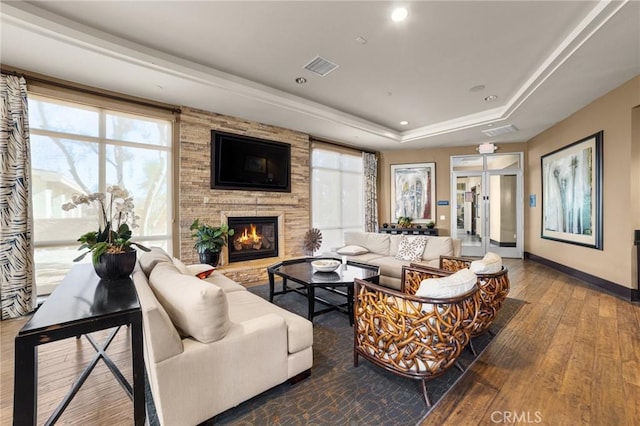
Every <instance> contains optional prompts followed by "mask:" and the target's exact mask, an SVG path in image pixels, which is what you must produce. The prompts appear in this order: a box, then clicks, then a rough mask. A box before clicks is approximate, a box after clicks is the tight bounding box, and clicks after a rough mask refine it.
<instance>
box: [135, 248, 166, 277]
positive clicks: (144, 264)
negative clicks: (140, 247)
mask: <svg viewBox="0 0 640 426" xmlns="http://www.w3.org/2000/svg"><path fill="white" fill-rule="evenodd" d="M149 249H150V251H146V252H142V254H140V260H139V262H140V267H141V268H142V271H143V272H144V274H145V275H146V276H147V277H148V276H149V275H150V274H151V271H152V270H153V268H155V267H156V265H157V264H158V263H162V262H171V256H169V255H168V254H167V252H166V251H164V250H163V249H162V248H161V247H149Z"/></svg>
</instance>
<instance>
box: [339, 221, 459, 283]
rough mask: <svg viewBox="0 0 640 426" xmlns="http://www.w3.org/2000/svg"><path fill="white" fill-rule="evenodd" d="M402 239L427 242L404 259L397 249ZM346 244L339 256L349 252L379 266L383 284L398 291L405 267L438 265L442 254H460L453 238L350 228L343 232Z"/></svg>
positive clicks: (354, 259) (457, 243) (358, 258)
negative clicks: (380, 232)
mask: <svg viewBox="0 0 640 426" xmlns="http://www.w3.org/2000/svg"><path fill="white" fill-rule="evenodd" d="M403 239H407V240H408V241H415V239H422V240H423V241H426V245H425V247H424V249H422V250H421V252H420V253H419V254H418V256H417V257H416V258H414V259H410V258H409V257H406V258H404V259H401V258H398V257H402V256H398V252H399V251H400V248H401V243H402V240H403ZM344 243H345V246H344V247H340V248H338V249H337V251H336V254H337V255H338V256H340V255H346V256H347V258H348V259H349V260H352V261H355V262H360V263H366V264H369V265H375V266H379V267H380V284H382V285H384V286H387V287H391V288H394V289H396V290H399V289H400V282H401V278H402V267H403V266H408V265H409V264H411V263H420V264H423V265H426V266H432V267H435V268H437V267H438V266H439V261H440V256H441V255H444V256H460V240H457V239H454V238H451V237H435V236H422V235H420V236H414V235H397V234H379V233H375V232H355V231H348V232H345V233H344ZM402 244H403V245H404V243H402Z"/></svg>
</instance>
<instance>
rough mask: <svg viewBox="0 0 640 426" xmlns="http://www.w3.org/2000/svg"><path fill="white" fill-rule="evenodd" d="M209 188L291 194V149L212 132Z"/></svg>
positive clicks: (281, 144) (285, 146)
mask: <svg viewBox="0 0 640 426" xmlns="http://www.w3.org/2000/svg"><path fill="white" fill-rule="evenodd" d="M211 188H216V189H241V190H246V191H254V190H259V191H279V192H291V145H289V144H286V143H280V142H273V141H268V140H264V139H258V138H251V137H247V136H240V135H234V134H230V133H222V132H215V131H212V132H211Z"/></svg>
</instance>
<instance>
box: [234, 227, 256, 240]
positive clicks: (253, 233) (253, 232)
mask: <svg viewBox="0 0 640 426" xmlns="http://www.w3.org/2000/svg"><path fill="white" fill-rule="evenodd" d="M250 226H251V233H249V232H248V231H247V228H244V232H243V233H242V235H241V236H240V238H238V239H237V240H236V241H238V242H240V243H245V244H246V243H259V242H260V241H261V240H262V237H261V236H260V235H258V234H257V233H256V226H255V225H250Z"/></svg>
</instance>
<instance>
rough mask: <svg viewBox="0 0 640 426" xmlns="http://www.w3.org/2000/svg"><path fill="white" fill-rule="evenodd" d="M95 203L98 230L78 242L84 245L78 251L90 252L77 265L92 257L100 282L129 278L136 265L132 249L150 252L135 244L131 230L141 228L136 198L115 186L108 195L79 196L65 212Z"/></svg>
mask: <svg viewBox="0 0 640 426" xmlns="http://www.w3.org/2000/svg"><path fill="white" fill-rule="evenodd" d="M92 203H95V204H96V206H97V208H98V230H97V231H90V232H87V233H85V234H83V235H81V236H80V238H78V241H79V242H80V243H82V245H81V246H80V247H79V248H78V250H85V249H86V251H85V252H84V253H82V254H81V255H80V256H78V257H77V258H75V259H73V261H74V262H78V261H80V260H82V258H84V257H85V256H86V255H87V254H89V253H91V254H92V256H91V258H92V260H93V266H94V269H95V271H96V273H97V274H98V276H99V277H100V278H103V279H107V280H116V279H121V278H126V277H128V276H129V275H130V274H131V272H132V271H133V268H134V267H135V263H136V251H135V250H134V249H133V247H131V246H136V247H138V248H139V249H141V250H144V251H149V249H148V248H146V247H145V246H143V245H141V244H138V243H134V242H133V241H131V235H132V233H131V228H136V227H137V226H138V225H137V223H136V219H139V217H138V216H136V215H135V214H134V213H133V208H134V205H133V198H132V197H131V196H129V192H128V191H127V190H126V189H124V188H121V187H120V186H118V185H113V186H109V187H107V190H106V192H94V193H93V194H76V195H74V196H73V197H72V199H71V201H70V202H68V203H65V204H64V205H63V206H62V209H63V210H64V211H69V210H72V209H75V208H77V207H78V206H80V205H83V204H86V205H89V206H90V205H91V204H92Z"/></svg>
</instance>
